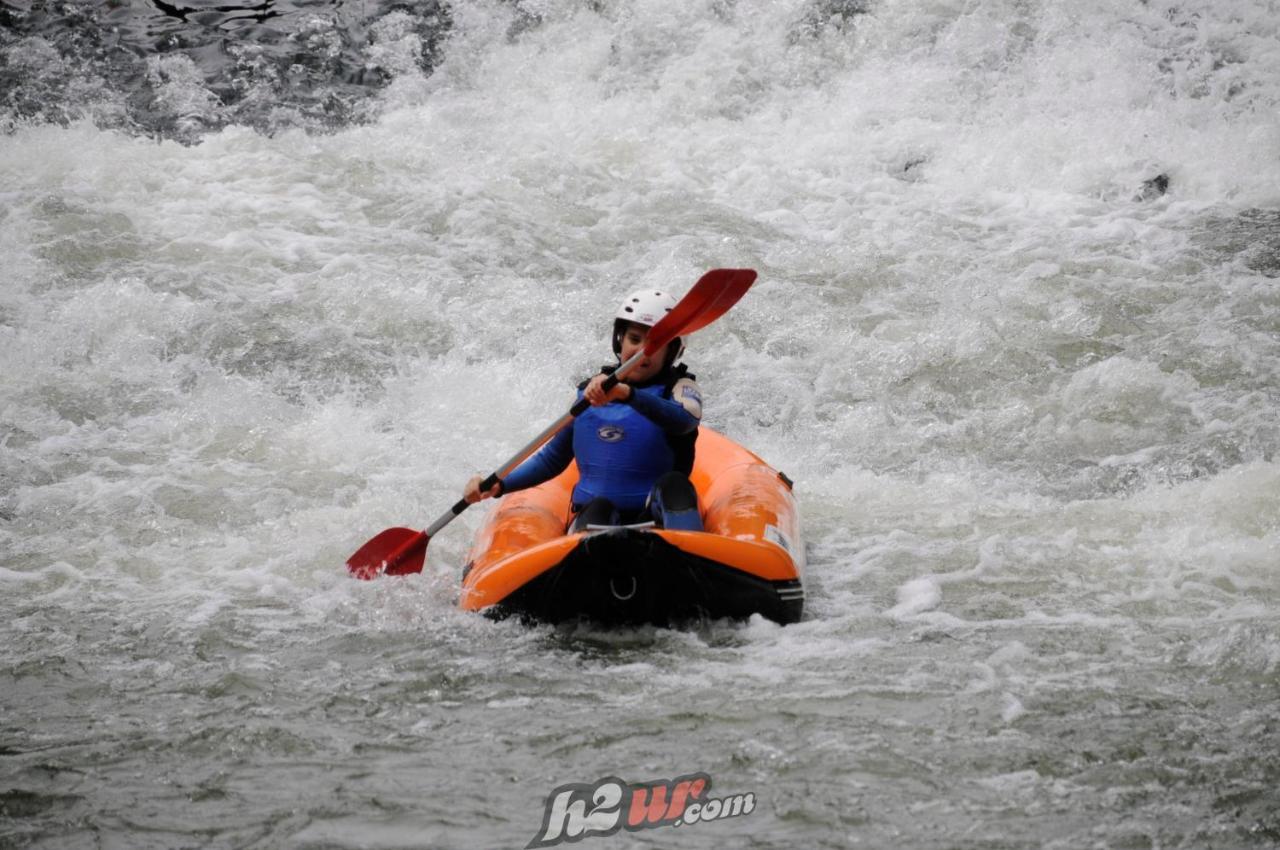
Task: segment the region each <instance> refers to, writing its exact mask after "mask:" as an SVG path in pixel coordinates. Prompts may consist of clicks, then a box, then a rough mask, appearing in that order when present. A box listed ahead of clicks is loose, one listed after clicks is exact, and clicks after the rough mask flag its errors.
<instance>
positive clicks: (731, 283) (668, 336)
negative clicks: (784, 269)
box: [644, 269, 756, 354]
mask: <svg viewBox="0 0 1280 850" xmlns="http://www.w3.org/2000/svg"><path fill="white" fill-rule="evenodd" d="M755 280H756V273H755V270H754V269H712V270H711V271H709V272H707V273H706V274H704V275H703V276H702V277H701V278H699V279H698V282H697V283H695V284H694V285H693V288H692V289H690V290H689V291H688V292H687V293H686V294H685V296H684V298H681V299H680V303H678V304H676V306H674V307H672V308H671V312H670V313H668V314H667V315H665V316H663V317H662V321H660V322H658V323H657V324H656V325H654V326H653V328H652V329H651V330H650V331H649V334H648V336H646V337H645V343H644V353H645V354H656V353H657V352H658V351H660V350H661V349H662V347H663V346H664V345H666V344H667V343H668V342H671V340H673V339H675V338H676V337H678V336H680V335H681V334H690V333H693V332H694V331H696V330H698V329H699V328H705V327H706V326H707V325H709V324H711V323H712V322H714V321H715V320H716V319H718V318H720V317H721V316H723V315H724V314H725V313H727V312H729V308H730V307H732V306H733V305H734V304H737V303H738V299H740V298H741V297H742V296H744V295H746V294H747V290H748V289H750V288H751V284H753V283H755Z"/></svg>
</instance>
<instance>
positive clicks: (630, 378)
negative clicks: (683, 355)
mask: <svg viewBox="0 0 1280 850" xmlns="http://www.w3.org/2000/svg"><path fill="white" fill-rule="evenodd" d="M648 338H649V329H648V328H647V327H645V326H644V325H636V324H632V325H628V326H627V329H626V331H624V332H623V334H622V362H623V363H626V362H627V360H629V359H630V358H631V357H633V356H635V354H636V352H638V351H640V350H642V349H643V348H644V341H645V340H646V339H648ZM670 344H671V343H667V345H670ZM666 356H667V348H666V346H663V348H662V350H661V351H659V352H657V353H655V354H651V355H650V356H648V357H646V358H644V359H643V360H641V361H640V363H639V364H637V366H636V367H635V368H634V369H632V370H631V371H630V372H628V373H627V379H626V380H627V383H628V384H642V383H644V382H645V381H647V380H649V379H650V378H652V377H653V376H654V375H656V374H658V373H659V372H661V371H662V361H663V359H664V358H666Z"/></svg>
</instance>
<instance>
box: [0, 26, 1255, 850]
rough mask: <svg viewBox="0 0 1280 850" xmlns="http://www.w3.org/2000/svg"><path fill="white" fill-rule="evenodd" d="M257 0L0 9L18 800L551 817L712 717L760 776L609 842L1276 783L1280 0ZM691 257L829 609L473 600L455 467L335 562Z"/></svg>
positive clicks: (661, 773) (900, 833) (589, 358)
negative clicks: (386, 550) (416, 1)
mask: <svg viewBox="0 0 1280 850" xmlns="http://www.w3.org/2000/svg"><path fill="white" fill-rule="evenodd" d="M179 5H180V4H179ZM187 5H190V6H193V7H201V8H208V9H212V7H211V6H207V4H203V3H198V2H195V0H189V2H188V4H187ZM224 5H225V4H224ZM267 5H270V4H267ZM280 6H281V10H282V14H281V16H280V17H279V18H278V20H275V21H274V22H273V21H271V20H264V21H262V22H259V23H261V25H262V26H264V27H267V28H268V29H269V30H270V31H269V32H266V34H265V35H263V34H262V32H259V31H258V30H254V31H253V32H252V33H250V32H249V31H247V30H246V31H244V32H243V33H242V32H241V31H240V30H238V29H236V28H235V27H232V26H230V25H225V26H224V25H222V24H219V25H218V26H214V25H213V24H204V23H200V22H199V20H197V18H199V16H194V17H192V16H188V17H189V18H190V19H189V20H184V21H179V22H177V23H174V22H173V21H170V22H169V23H168V24H166V26H175V27H176V26H178V25H179V24H182V25H184V26H187V27H189V28H190V29H189V30H182V31H181V32H183V33H188V32H196V28H197V27H201V26H203V27H206V29H205V30H199V32H200V33H203V35H202V36H201V39H204V40H201V39H197V38H195V36H193V35H188V36H184V37H189V38H191V39H192V42H191V43H193V44H195V43H197V42H198V43H199V44H200V45H202V47H201V50H199V51H197V50H195V49H192V50H190V51H188V52H186V53H184V52H183V51H182V50H181V49H172V48H171V47H169V46H166V45H168V44H169V43H168V42H163V41H160V40H158V41H157V43H156V44H155V45H153V46H152V48H153V49H154V55H148V54H147V51H141V53H140V56H141V57H142V58H139V59H138V62H137V64H127V66H126V64H121V62H120V61H119V59H118V57H119V55H122V54H118V53H110V52H108V53H102V54H94V56H95V57H98V58H101V57H103V56H105V57H106V58H105V59H102V60H101V62H99V61H98V59H95V60H94V61H93V62H87V64H86V65H85V67H83V68H81V67H79V66H77V64H76V62H75V61H74V60H75V54H74V52H68V51H71V47H73V46H74V45H71V46H68V42H66V41H65V40H62V41H60V40H59V39H63V38H64V36H65V33H66V32H68V31H76V30H75V27H82V26H85V25H86V24H85V23H84V21H82V20H81V21H74V20H73V21H71V23H69V24H68V23H66V22H62V23H59V24H58V25H57V26H55V25H54V23H53V22H43V23H41V22H39V21H37V22H36V23H38V24H39V26H36V24H35V23H31V24H30V27H31V28H32V30H33V31H26V30H23V31H21V32H19V30H18V29H17V27H18V25H17V24H16V23H13V21H12V20H11V19H6V18H0V23H5V22H6V21H8V23H9V25H11V26H12V27H13V28H14V29H13V30H12V32H10V33H8V34H7V35H6V39H5V40H4V41H0V56H3V57H4V60H5V64H4V67H3V69H0V82H3V83H4V85H5V87H6V88H5V91H4V99H3V100H2V101H0V105H3V106H4V108H5V110H7V111H6V112H5V114H4V116H3V121H2V122H0V126H3V128H4V129H5V134H4V135H3V136H0V269H3V272H2V275H3V276H2V277H0V376H2V377H0V624H2V625H0V630H2V631H0V659H2V660H3V663H2V664H0V844H4V845H6V846H22V847H59V848H62V847H99V846H111V847H115V846H127V847H131V848H142V847H157V848H169V847H179V846H182V847H189V846H199V847H298V848H330V847H448V848H454V847H458V848H461V847H509V846H510V847H515V846H519V847H523V846H525V845H526V844H528V843H529V842H530V840H532V839H533V838H534V835H535V832H536V831H537V830H538V827H539V824H540V823H541V821H542V817H543V813H544V802H545V801H546V799H547V796H548V795H549V794H550V793H551V792H552V790H553V789H554V788H556V787H557V786H561V785H565V784H568V783H593V782H595V781H596V780H599V779H602V778H605V777H610V776H614V777H620V778H622V779H623V780H626V781H629V782H641V781H646V780H654V779H674V778H676V777H678V776H686V775H690V774H694V773H697V772H703V773H706V774H708V775H709V776H710V777H711V778H712V782H713V788H714V793H715V795H716V796H725V795H732V794H745V793H752V794H754V795H755V801H756V805H755V808H754V810H753V811H752V812H751V813H750V814H749V815H745V816H741V817H737V818H734V819H731V820H723V821H716V822H714V823H701V824H696V825H693V824H691V825H689V826H688V827H687V828H685V827H681V828H678V829H674V830H672V829H669V828H668V829H662V830H655V831H652V832H637V833H632V832H625V831H624V832H620V833H618V834H617V835H615V836H613V837H610V838H590V837H589V838H587V839H584V844H583V845H582V846H591V845H599V846H601V847H605V846H616V847H622V846H627V847H631V846H679V847H713V846H714V847H719V846H751V847H815V848H818V847H831V848H835V847H849V846H866V847H917V848H997V847H1061V848H1076V847H1085V846H1088V847H1094V846H1097V847H1152V848H1155V847H1159V848H1175V847H1184V848H1198V847H1206V846H1213V847H1241V848H1251V847H1269V846H1274V845H1275V844H1276V843H1277V842H1280V819H1278V818H1277V815H1276V812H1277V811H1280V806H1278V805H1277V804H1278V803H1280V798H1278V797H1277V792H1276V788H1277V785H1278V783H1280V768H1278V767H1277V764H1278V762H1277V759H1276V756H1277V754H1278V753H1280V708H1277V704H1278V703H1277V697H1278V696H1280V637H1278V635H1280V578H1278V577H1277V570H1280V465H1278V463H1277V455H1276V451H1277V446H1278V445H1280V424H1277V423H1278V422H1280V417H1278V416H1277V414H1278V413H1280V383H1278V381H1277V378H1278V376H1280V342H1278V341H1277V340H1278V332H1280V318H1278V317H1280V293H1278V290H1277V286H1276V281H1277V278H1278V277H1280V120H1278V119H1277V115H1278V114H1280V113H1278V112H1277V107H1278V106H1280V46H1278V45H1280V39H1278V38H1277V36H1280V32H1278V30H1280V9H1278V8H1277V6H1276V4H1275V3H1274V2H1269V0H1215V2H1209V0H1190V2H1178V3H1174V2H1167V0H1148V2H1134V3H1125V4H1115V3H1109V2H1108V3H1104V2H1096V0H1089V2H1082V3H1075V4H1067V5H1062V4H1050V3H1040V2H1028V0H966V2H959V0H931V2H918V1H914V2H908V0H883V2H867V3H855V2H835V0H826V2H801V0H774V1H773V2H767V0H737V2H726V0H706V2H676V0H639V2H634V3H614V2H585V0H583V1H582V2H571V1H570V0H542V2H531V0H526V2H516V3H511V2H498V0H476V2H468V3H465V4H463V3H456V4H453V5H451V6H448V7H447V8H446V11H447V14H443V13H442V12H441V11H440V9H439V8H436V7H435V6H434V5H433V6H432V9H431V10H424V11H422V12H421V13H420V14H416V15H415V12H414V10H413V8H412V7H411V6H406V5H404V4H399V5H397V4H372V3H371V4H368V6H365V7H361V8H360V9H359V10H358V11H357V6H356V4H352V3H331V4H314V6H312V5H309V4H304V3H293V4H280ZM83 8H84V9H88V8H89V7H87V6H86V7H83ZM82 11H83V9H82ZM134 13H135V14H142V13H141V12H137V11H136V10H135V12H134ZM285 13H287V14H285ZM5 14H6V15H9V14H11V10H8V9H7V10H6V11H5ZM50 14H52V13H50ZM85 14H90V13H89V12H85ZM113 14H120V15H123V14H124V12H119V13H113ZM208 14H210V15H212V14H213V12H212V11H210V12H208ZM317 16H318V17H317ZM326 16H327V17H326ZM90 17H91V18H92V15H91V14H90ZM24 20H27V21H28V22H29V23H30V21H31V20H32V19H24ZM92 20H93V22H94V25H95V26H100V29H99V30H94V31H95V32H98V33H99V35H98V36H95V38H96V39H97V40H96V41H94V44H98V45H111V44H114V42H111V40H110V39H111V36H110V32H111V29H110V25H113V22H114V25H117V26H119V27H120V28H121V33H124V34H123V35H119V36H118V37H119V38H124V37H125V35H127V34H128V33H129V32H135V31H136V32H152V30H148V29H147V26H150V25H151V24H149V23H147V22H146V21H143V22H142V23H139V22H137V21H130V20H128V19H121V20H115V19H114V18H110V17H106V18H103V19H101V20H99V19H92ZM148 20H150V19H148ZM200 20H204V19H203V18H200ZM209 20H213V19H212V18H210V19H209ZM255 20H256V19H255ZM144 23H145V24H147V26H143V24H144ZM223 23H224V24H225V21H224V22H223ZM131 25H132V26H133V29H132V30H131V29H130V26H131ZM237 26H238V25H237ZM41 27H43V29H41ZM66 27H70V28H71V29H70V30H68V29H66ZM209 27H212V29H209ZM219 27H221V28H219ZM270 27H278V28H286V29H270ZM288 27H293V28H294V29H292V30H288V29H287V28H288ZM215 30H216V32H215ZM156 32H157V33H158V34H157V36H156V37H157V39H160V38H161V37H163V38H169V37H171V35H172V34H171V33H170V32H169V30H167V29H166V30H163V32H160V31H156ZM282 32H289V33H293V35H290V36H289V37H287V38H285V36H281V35H280V33H282ZM353 32H354V33H357V34H358V37H357V36H353V35H351V33H353ZM211 33H212V35H211ZM237 33H240V34H239V35H237ZM366 33H367V34H366ZM299 34H300V35H299ZM214 35H216V36H217V38H220V39H229V41H228V43H231V44H238V45H241V46H242V47H245V49H247V47H248V46H252V45H253V44H259V45H266V46H265V47H260V48H255V49H256V50H260V51H261V52H259V53H254V54H253V55H254V56H256V57H258V58H257V59H255V60H254V61H253V62H248V60H247V59H244V58H243V55H247V54H243V55H242V54H241V53H236V54H234V55H235V56H240V57H241V58H239V59H229V58H227V57H228V56H232V55H233V54H231V53H227V52H226V51H223V53H218V52H217V51H216V50H213V49H212V48H209V49H205V48H206V47H207V45H208V44H214V43H221V42H216V40H215V41H209V40H208V39H212V38H213V36H214ZM251 36H252V38H259V39H260V40H259V41H258V42H252V40H251ZM277 37H280V38H285V41H284V42H279V43H278V42H273V41H271V40H270V39H271V38H277ZM263 39H265V40H263ZM316 39H319V41H316ZM281 44H284V46H285V47H287V48H288V49H287V50H285V49H284V47H281V46H280V45H281ZM273 45H274V46H273ZM317 45H320V46H317ZM324 45H330V46H331V47H332V50H329V48H324ZM162 48H163V52H161V49H162ZM102 49H103V50H106V48H105V47H104V48H102ZM113 49H114V48H113ZM273 50H275V51H277V52H274V53H273V52H272V51H273ZM323 50H329V52H327V53H324V55H325V56H327V57H328V58H329V60H331V61H330V63H329V64H325V65H322V66H308V67H309V68H310V69H311V70H310V71H308V72H307V74H308V76H306V85H305V91H304V90H303V88H304V87H303V86H302V84H301V83H298V84H297V85H294V86H291V85H290V83H289V79H290V78H289V77H288V73H286V72H288V69H290V68H292V67H293V66H295V65H298V64H299V62H300V61H301V60H299V59H298V57H299V56H309V55H318V54H315V51H322V52H323ZM59 51H63V52H59ZM215 54H216V56H217V57H220V58H216V59H211V58H210V57H211V56H215ZM113 57H115V58H113ZM108 60H109V61H108ZM276 60H278V65H277V64H272V63H273V61H276ZM327 61H328V60H327ZM157 62H158V63H159V64H157ZM202 62H204V63H206V64H203V65H202V64H201V63H202ZM209 62H213V64H207V63H209ZM148 63H149V64H148ZM246 63H247V64H246ZM250 66H251V67H250ZM273 68H279V69H283V70H272V69H273ZM317 68H319V70H317ZM355 68H366V69H367V73H368V74H369V75H370V78H373V77H376V83H377V84H376V85H374V84H373V83H368V84H362V85H363V86H364V87H360V86H359V85H356V83H353V82H352V80H353V79H354V77H353V74H354V73H355V72H354V71H353V70H352V69H355ZM375 68H376V73H375V71H374V70H368V69H375ZM293 73H299V74H300V73H302V72H301V71H295V72H293ZM113 74H114V75H116V76H112V75H113ZM325 75H329V76H325ZM219 80H221V82H218V81H219ZM50 81H51V82H50ZM46 83H47V84H48V85H49V86H50V88H48V89H45V90H41V91H40V92H39V95H40V97H39V98H34V99H33V97H32V91H31V90H30V89H27V90H25V91H24V90H23V88H22V87H23V86H37V85H45V84H46ZM353 86H354V88H353ZM251 92H253V93H256V94H254V95H253V96H252V97H251V96H250V93H251ZM338 97H341V98H343V100H342V103H343V107H342V108H341V109H338V110H337V111H331V112H328V113H325V115H324V116H322V118H315V120H312V118H313V117H314V115H315V109H314V106H313V104H314V102H326V101H332V100H333V99H334V98H338ZM37 101H38V102H39V104H40V107H39V108H38V109H37V108H35V107H34V106H33V105H32V104H33V103H36V102H37ZM308 116H311V117H308ZM717 266H731V267H751V268H755V269H757V270H758V271H759V273H760V280H759V283H757V284H756V286H755V287H753V289H752V290H751V292H750V294H749V295H748V296H747V297H746V298H745V299H744V300H743V301H742V302H741V303H740V304H739V305H738V306H736V307H734V309H733V310H732V311H731V312H730V313H729V314H727V315H726V316H725V317H723V318H722V319H721V320H719V321H718V322H716V323H715V324H714V325H712V326H711V327H708V328H707V329H705V330H703V331H701V332H699V333H698V334H697V335H696V336H694V337H693V338H691V339H690V340H689V350H688V355H687V358H686V359H687V361H688V362H689V363H690V366H691V368H692V370H693V371H694V372H696V373H697V376H698V382H699V385H700V387H701V388H702V390H703V392H704V394H705V402H706V403H705V410H706V421H707V424H709V425H711V426H712V427H714V428H716V429H718V430H721V431H724V432H725V433H727V434H729V435H730V436H731V437H733V438H734V439H736V440H738V441H739V442H741V443H743V444H744V445H746V446H748V447H749V448H751V449H752V450H754V451H755V452H757V453H758V454H760V455H761V456H762V457H764V458H765V459H766V460H767V461H769V462H770V463H771V464H773V465H774V466H776V467H778V468H779V469H782V470H783V471H784V472H786V473H787V474H788V475H789V476H790V477H791V478H793V479H795V480H796V482H797V483H796V490H795V492H796V495H797V498H798V500H799V503H800V510H801V515H802V521H803V526H804V531H805V537H806V541H807V555H808V573H807V577H806V588H807V591H808V599H807V606H806V616H805V618H804V620H803V621H802V622H800V623H798V624H796V625H792V626H787V627H779V626H776V625H774V624H771V623H768V622H765V621H751V622H748V623H745V624H733V623H703V624H697V625H694V626H692V627H691V628H689V629H686V630H676V631H669V630H639V631H624V632H608V631H603V630H599V629H593V628H590V627H586V626H581V627H575V628H562V629H552V628H548V627H532V628H531V627H524V626H521V625H519V624H517V623H510V622H504V623H494V622H490V621H488V620H486V619H484V618H481V617H476V616H472V615H466V614H463V613H461V612H459V611H458V610H457V609H456V608H455V607H454V600H455V596H456V592H457V588H458V582H459V574H460V570H461V568H462V565H463V564H464V563H465V560H466V557H467V552H468V548H469V545H470V538H471V534H472V533H473V531H474V530H475V529H476V528H477V526H478V525H479V522H480V520H481V518H482V516H481V512H480V511H478V510H473V511H470V512H468V513H467V514H464V515H463V516H462V517H461V518H460V519H459V520H458V521H457V522H455V523H453V525H451V526H450V527H449V528H448V529H447V530H446V532H444V533H442V534H441V535H439V537H438V538H437V539H436V540H433V541H432V543H431V546H430V549H429V554H428V561H427V568H426V570H425V571H424V573H423V574H422V575H421V576H417V577H413V578H409V579H405V580H396V581H378V582H371V583H362V582H355V581H352V580H350V579H349V578H348V577H347V576H346V573H345V570H344V569H343V566H342V564H343V561H344V559H345V558H346V557H347V556H348V555H349V554H351V552H352V551H354V550H355V549H356V548H357V547H358V546H359V545H360V544H362V543H363V542H364V541H365V540H366V539H367V538H368V537H370V536H372V535H373V534H375V533H376V532H378V531H379V530H381V529H382V528H384V527H387V526H391V525H416V526H423V525H425V524H426V523H428V522H429V521H430V520H431V519H434V518H435V517H436V516H437V515H439V513H440V512H441V511H443V510H444V509H446V508H447V507H448V506H449V505H450V504H452V503H453V501H454V500H456V499H457V497H458V494H459V491H460V488H461V486H462V484H463V482H465V481H466V479H467V478H468V477H469V476H470V475H472V474H476V473H484V472H488V471H489V470H490V469H491V468H492V467H493V466H494V465H495V464H496V463H498V462H500V461H501V460H503V459H504V458H505V457H507V456H508V455H509V454H510V453H511V452H512V451H513V450H515V449H516V448H518V447H519V446H520V445H522V444H523V443H524V442H525V441H526V440H528V439H529V438H530V437H531V436H532V435H533V434H534V433H536V432H537V431H538V430H540V429H541V428H542V427H543V426H544V425H545V424H547V423H549V422H550V421H552V420H553V419H555V418H556V417H557V416H558V415H559V414H560V413H562V412H563V410H564V409H565V408H566V406H567V404H568V403H569V402H570V401H571V400H572V395H573V387H574V385H575V384H576V383H577V382H578V381H579V380H581V379H582V378H583V377H584V376H586V375H587V374H589V373H590V371H591V370H593V369H595V368H596V367H597V366H599V365H600V364H601V363H603V362H605V361H606V360H607V356H608V350H609V340H608V330H609V320H610V317H611V316H612V312H613V310H614V308H615V302H616V301H617V300H618V299H619V298H620V296H621V295H622V294H624V293H626V292H628V291H630V290H632V289H635V288H637V287H638V286H648V285H653V286H660V287H663V288H668V289H671V290H674V291H676V292H677V293H681V292H683V291H685V290H686V289H687V288H688V287H689V286H690V285H692V283H693V282H694V281H695V280H696V279H697V278H698V276H699V275H700V274H702V273H703V272H704V271H706V270H707V269H709V268H712V267H717Z"/></svg>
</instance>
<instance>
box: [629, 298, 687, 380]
mask: <svg viewBox="0 0 1280 850" xmlns="http://www.w3.org/2000/svg"><path fill="white" fill-rule="evenodd" d="M678 301H679V299H677V298H676V297H675V296H674V295H668V294H667V293H665V292H663V291H661V290H659V289H640V290H637V291H635V292H633V293H631V294H630V295H628V296H627V297H626V298H624V299H623V300H622V304H621V305H620V306H619V307H618V312H617V313H616V314H615V315H614V319H613V353H614V354H616V355H617V356H618V357H619V358H621V357H622V335H623V333H625V332H626V329H627V325H628V324H629V323H631V322H634V323H636V324H637V325H645V326H646V327H650V328H651V327H653V326H654V325H656V324H658V322H660V321H661V320H662V317H663V316H665V315H667V314H668V313H670V312H671V310H672V309H673V308H674V307H675V306H676V304H677V303H678ZM681 354H684V342H683V341H682V340H681V339H680V337H676V338H675V339H673V340H671V343H670V345H669V346H668V348H667V357H666V362H665V363H663V368H664V369H669V368H671V366H672V365H673V364H674V363H675V362H676V361H677V360H678V359H680V355H681Z"/></svg>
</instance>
